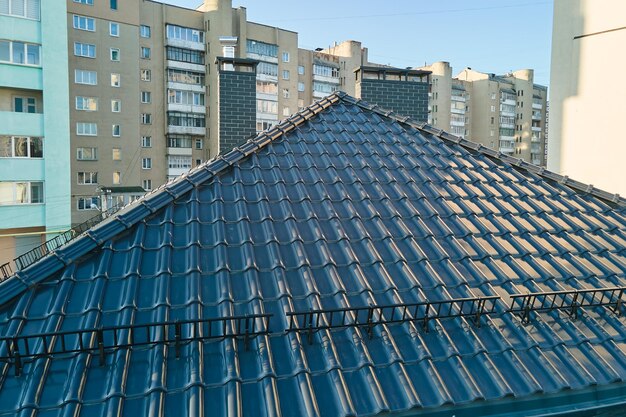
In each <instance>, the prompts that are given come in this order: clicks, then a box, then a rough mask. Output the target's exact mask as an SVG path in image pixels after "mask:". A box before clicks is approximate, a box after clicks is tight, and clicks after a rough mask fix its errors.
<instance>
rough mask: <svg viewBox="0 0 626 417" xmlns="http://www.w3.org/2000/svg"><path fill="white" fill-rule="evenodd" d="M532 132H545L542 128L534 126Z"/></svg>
mask: <svg viewBox="0 0 626 417" xmlns="http://www.w3.org/2000/svg"><path fill="white" fill-rule="evenodd" d="M530 130H532V131H533V132H541V131H543V128H542V127H541V126H532V127H531V128H530Z"/></svg>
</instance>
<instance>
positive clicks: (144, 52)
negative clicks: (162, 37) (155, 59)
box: [141, 46, 150, 59]
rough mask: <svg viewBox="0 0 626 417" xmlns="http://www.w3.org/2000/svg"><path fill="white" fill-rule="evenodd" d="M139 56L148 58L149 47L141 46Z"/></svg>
mask: <svg viewBox="0 0 626 417" xmlns="http://www.w3.org/2000/svg"><path fill="white" fill-rule="evenodd" d="M141 58H142V59H150V48H148V47H146V46H142V47H141Z"/></svg>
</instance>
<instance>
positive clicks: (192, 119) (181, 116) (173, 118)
mask: <svg viewBox="0 0 626 417" xmlns="http://www.w3.org/2000/svg"><path fill="white" fill-rule="evenodd" d="M167 124H168V125H170V126H185V127H206V120H205V118H204V114H201V113H181V112H168V113H167Z"/></svg>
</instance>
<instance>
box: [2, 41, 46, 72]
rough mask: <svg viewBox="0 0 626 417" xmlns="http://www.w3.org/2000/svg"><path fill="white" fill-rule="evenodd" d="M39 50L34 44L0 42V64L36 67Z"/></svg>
mask: <svg viewBox="0 0 626 417" xmlns="http://www.w3.org/2000/svg"><path fill="white" fill-rule="evenodd" d="M40 49H41V48H40V46H39V45H36V44H34V43H24V42H13V41H5V40H0V62H7V63H9V64H22V65H37V66H38V65H39V55H40Z"/></svg>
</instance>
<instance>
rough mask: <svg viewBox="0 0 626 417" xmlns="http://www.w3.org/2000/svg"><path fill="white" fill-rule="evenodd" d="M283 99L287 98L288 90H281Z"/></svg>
mask: <svg viewBox="0 0 626 417" xmlns="http://www.w3.org/2000/svg"><path fill="white" fill-rule="evenodd" d="M283 98H289V89H288V88H283Z"/></svg>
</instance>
